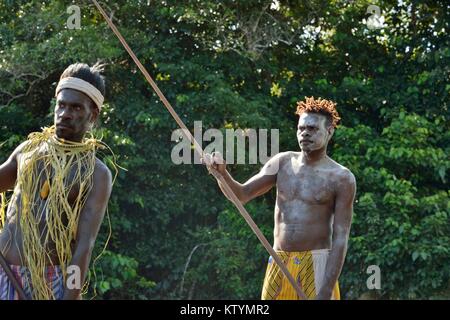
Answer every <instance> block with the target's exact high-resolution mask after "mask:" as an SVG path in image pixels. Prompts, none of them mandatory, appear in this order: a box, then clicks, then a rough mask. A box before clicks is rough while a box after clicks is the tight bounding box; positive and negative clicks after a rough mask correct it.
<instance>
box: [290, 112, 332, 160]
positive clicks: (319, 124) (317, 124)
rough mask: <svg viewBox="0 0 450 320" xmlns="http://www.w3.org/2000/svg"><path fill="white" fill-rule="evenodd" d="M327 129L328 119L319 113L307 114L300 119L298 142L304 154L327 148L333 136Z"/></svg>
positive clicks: (330, 128) (330, 130)
mask: <svg viewBox="0 0 450 320" xmlns="http://www.w3.org/2000/svg"><path fill="white" fill-rule="evenodd" d="M333 131H334V130H333V128H332V127H327V117H326V116H325V115H322V114H319V113H312V112H305V113H302V114H301V116H300V118H299V119H298V126H297V140H298V144H299V145H300V148H301V149H302V151H304V152H311V151H315V150H319V149H322V148H326V146H327V144H328V141H329V140H330V138H331V136H332V134H333Z"/></svg>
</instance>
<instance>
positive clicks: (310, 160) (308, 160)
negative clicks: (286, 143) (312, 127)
mask: <svg viewBox="0 0 450 320" xmlns="http://www.w3.org/2000/svg"><path fill="white" fill-rule="evenodd" d="M301 155H302V163H304V164H308V165H313V164H316V163H318V162H320V161H321V160H322V159H325V158H326V157H327V148H326V147H325V148H322V149H319V150H314V151H310V152H306V151H303V150H302V152H301Z"/></svg>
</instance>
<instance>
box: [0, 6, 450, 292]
mask: <svg viewBox="0 0 450 320" xmlns="http://www.w3.org/2000/svg"><path fill="white" fill-rule="evenodd" d="M101 3H102V5H103V6H104V7H105V9H106V10H107V11H108V13H110V14H111V15H112V16H113V20H114V22H115V23H116V24H117V26H118V28H119V29H120V30H121V32H122V33H123V35H124V36H125V38H126V39H127V41H128V43H129V44H130V46H131V47H132V48H133V49H134V50H135V52H136V54H137V55H138V57H139V58H140V59H141V60H142V62H143V63H144V65H145V66H146V67H147V68H148V70H149V72H150V73H151V74H152V75H153V76H154V77H155V79H156V80H157V82H158V85H159V86H160V88H161V90H162V91H163V92H164V93H165V95H166V97H167V99H168V100H169V101H171V102H172V104H173V105H174V107H175V109H176V110H177V112H178V113H179V114H180V116H181V118H182V120H183V121H185V123H186V124H187V126H188V127H189V128H191V129H193V126H194V121H200V120H201V121H203V126H204V128H205V129H204V130H206V129H207V128H218V129H224V128H235V129H237V128H242V129H245V128H267V129H271V128H279V129H280V151H286V150H298V145H297V141H296V136H295V130H296V121H297V117H296V116H295V115H294V111H295V108H296V101H297V100H300V99H303V98H304V97H305V96H311V95H313V96H316V97H318V96H321V97H325V98H329V99H333V100H334V101H336V102H337V104H338V111H339V113H340V114H341V117H342V124H341V125H340V126H339V127H338V130H337V131H336V133H335V136H334V138H333V141H332V143H331V145H330V148H329V153H330V155H331V157H333V158H334V159H335V160H337V161H338V162H340V163H341V164H343V165H344V166H346V167H348V168H349V169H351V170H352V171H353V173H354V174H355V176H356V179H357V184H358V190H357V197H356V203H355V208H354V210H355V213H354V221H353V226H352V231H351V237H350V241H349V248H348V254H347V258H346V262H345V265H344V269H343V273H342V274H341V277H340V284H341V290H342V295H343V298H345V299H356V298H358V297H360V296H361V295H363V294H365V293H367V287H366V280H367V278H368V276H369V275H368V274H366V270H367V267H368V266H369V265H373V264H376V265H379V266H380V268H381V274H382V279H381V286H382V288H381V290H379V291H377V292H376V294H375V298H383V299H430V298H431V299H444V298H447V299H448V298H450V292H449V286H450V283H449V279H450V277H449V275H450V241H449V240H450V239H449V235H450V223H449V222H450V221H449V215H450V202H449V192H450V191H449V188H448V185H449V184H448V181H449V167H450V160H449V156H448V154H449V151H450V150H449V149H450V143H449V142H450V133H449V123H450V122H449V109H448V100H449V99H448V98H449V97H448V94H449V89H450V84H449V81H448V80H449V65H450V63H449V60H450V49H449V37H448V33H449V28H448V22H449V21H450V20H449V16H448V15H449V12H450V10H449V4H448V2H447V1H443V0H442V1H420V2H418V1H411V0H407V1H393V0H392V1H374V3H372V2H369V1H351V0H346V1H345V0H340V1H339V0H336V1H325V0H313V1H294V0H280V1H263V0H245V1H244V0H223V1H212V0H202V1H198V0H186V1H182V2H181V1H173V0H164V1H161V0H152V1H144V0H136V1H125V0H118V1H102V2H101ZM71 4H76V5H78V6H80V8H81V14H82V20H81V29H79V30H70V29H68V28H67V26H66V21H67V19H68V18H69V16H70V14H69V13H67V11H66V10H67V8H68V7H69V6H70V5H71ZM370 4H376V5H378V6H379V7H380V8H381V14H382V16H383V18H384V27H383V28H380V29H370V28H368V27H367V25H366V24H365V21H366V20H367V19H368V17H369V15H368V14H366V9H367V7H368V6H369V5H370ZM97 60H102V61H103V62H104V63H106V64H107V69H106V73H105V75H106V78H107V105H106V106H105V108H104V111H102V120H101V124H100V126H99V128H98V129H97V131H98V133H99V134H102V135H103V137H104V140H105V142H107V143H108V144H109V145H110V146H111V148H112V149H113V150H114V152H115V153H116V154H117V155H118V161H119V163H120V165H122V166H124V167H125V168H127V169H128V171H120V174H119V176H118V179H117V181H116V184H115V186H114V190H113V194H112V198H111V201H110V206H109V217H110V219H111V226H112V229H111V230H112V234H111V239H110V242H109V244H108V246H107V251H106V252H105V253H104V255H102V256H101V257H100V258H99V259H98V260H97V261H96V263H95V264H94V265H93V267H92V270H91V271H92V272H91V282H90V287H89V293H88V295H87V297H86V298H94V299H259V296H260V290H261V286H262V281H263V277H264V272H265V267H266V261H267V253H266V252H265V250H264V248H263V247H262V246H261V245H260V244H259V242H258V240H257V239H256V237H255V236H254V235H253V233H252V232H251V230H250V229H249V228H248V226H247V225H246V223H245V221H244V220H243V219H242V218H241V217H240V215H239V213H238V212H237V210H236V209H235V208H234V207H233V206H232V205H231V204H230V203H229V202H228V201H227V200H226V199H225V198H224V197H223V196H222V194H221V192H220V190H219V189H218V187H217V186H216V183H215V181H214V179H213V178H212V177H210V176H208V174H207V172H206V170H205V168H203V167H202V166H200V165H175V164H173V163H172V162H171V161H170V160H169V159H170V154H171V149H172V148H173V147H174V145H175V142H173V141H171V134H172V132H173V130H175V129H176V128H177V126H176V123H175V122H174V121H173V120H172V119H171V117H170V115H169V113H168V112H167V111H166V110H165V108H163V106H162V104H161V102H159V100H158V98H157V96H156V95H155V94H154V93H153V92H152V90H151V88H150V87H149V85H148V84H147V83H146V82H145V80H144V78H143V77H142V76H141V74H140V72H139V70H138V69H137V67H136V66H135V65H134V63H133V61H132V60H131V59H130V58H129V56H128V55H127V53H126V52H125V51H124V50H123V48H122V46H121V45H120V43H119V42H118V40H117V39H116V37H115V36H114V34H113V33H112V32H111V31H110V30H109V29H108V27H107V25H106V23H105V21H104V20H103V18H102V17H101V16H100V14H99V13H98V12H97V11H96V9H95V7H94V6H93V5H92V3H91V2H89V1H74V2H69V1H54V0H53V1H46V0H42V1H29V0H14V1H12V0H3V1H1V2H0V128H1V130H0V144H1V149H0V161H4V160H5V159H6V158H7V157H8V155H9V154H10V153H11V152H12V150H13V149H14V148H15V147H16V146H17V145H18V144H19V143H20V142H21V141H23V140H24V139H25V138H26V136H27V134H28V133H29V132H32V131H36V130H39V128H40V127H42V126H44V125H49V124H51V123H52V110H53V106H54V101H53V100H52V99H53V94H54V89H55V87H56V83H57V81H58V78H59V75H60V74H61V72H62V71H63V70H64V69H65V68H66V67H67V66H68V65H69V64H71V63H74V62H80V61H81V62H86V63H89V64H93V63H95V62H96V61H97ZM259 168H260V165H232V166H230V171H231V172H232V174H233V175H234V176H235V177H236V178H237V179H238V180H239V181H244V180H246V179H248V178H249V177H250V176H252V175H253V174H255V173H256V172H258V170H259ZM274 202H275V190H272V192H269V193H268V194H266V195H265V196H263V197H261V198H259V199H257V200H255V201H253V202H251V203H249V204H248V205H247V209H248V211H249V212H250V214H251V215H252V216H253V217H254V219H255V222H256V223H257V224H258V225H259V226H260V227H261V229H262V230H263V232H264V233H265V235H266V236H267V237H268V239H269V240H270V239H272V229H273V206H274ZM109 232H110V230H109V226H108V223H107V222H106V220H105V223H104V224H103V227H102V229H101V234H100V236H99V240H98V241H97V248H96V254H99V253H100V252H101V250H102V248H103V246H104V245H105V242H106V239H107V237H108V235H109ZM94 256H95V255H94ZM94 271H95V274H94Z"/></svg>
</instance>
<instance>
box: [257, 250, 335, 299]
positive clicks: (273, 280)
mask: <svg viewBox="0 0 450 320" xmlns="http://www.w3.org/2000/svg"><path fill="white" fill-rule="evenodd" d="M329 251H330V250H328V249H322V250H311V251H304V252H286V251H277V254H278V256H279V257H280V258H281V260H282V261H283V262H284V264H285V265H286V267H287V268H288V270H289V272H290V273H291V274H292V276H293V277H294V279H295V280H296V281H297V283H298V285H299V286H300V289H302V291H303V292H304V293H305V295H306V296H307V297H308V299H313V298H315V297H316V294H317V293H318V290H319V289H320V287H321V286H322V283H323V279H324V275H325V267H326V264H327V259H328V254H329ZM332 299H334V300H340V292H339V284H338V283H337V282H336V285H335V286H334V289H333V294H332ZM261 300H300V297H299V296H298V295H297V293H296V292H295V290H294V288H293V287H292V285H291V283H290V282H289V280H288V279H287V278H286V277H285V276H284V275H283V272H281V270H280V268H279V267H278V265H277V264H276V262H275V261H274V260H273V259H272V257H270V258H269V263H268V265H267V270H266V276H265V278H264V285H263V290H262V294H261Z"/></svg>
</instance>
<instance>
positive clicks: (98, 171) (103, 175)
mask: <svg viewBox="0 0 450 320" xmlns="http://www.w3.org/2000/svg"><path fill="white" fill-rule="evenodd" d="M94 175H95V177H96V178H97V179H101V180H103V181H106V182H108V181H109V182H111V179H112V174H111V170H109V168H108V166H107V165H106V164H105V163H104V162H103V161H101V160H100V159H98V158H95V169H94Z"/></svg>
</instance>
